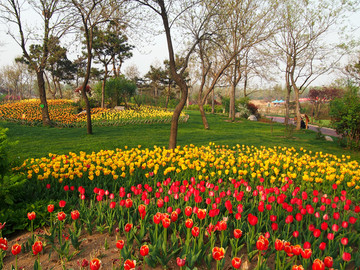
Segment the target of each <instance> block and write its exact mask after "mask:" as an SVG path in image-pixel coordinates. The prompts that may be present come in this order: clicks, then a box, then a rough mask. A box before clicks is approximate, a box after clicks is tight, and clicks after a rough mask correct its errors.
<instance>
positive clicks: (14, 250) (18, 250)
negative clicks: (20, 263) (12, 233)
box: [11, 244, 21, 256]
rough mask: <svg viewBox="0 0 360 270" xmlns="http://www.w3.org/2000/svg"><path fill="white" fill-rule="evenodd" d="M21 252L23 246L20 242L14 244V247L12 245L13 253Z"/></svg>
mask: <svg viewBox="0 0 360 270" xmlns="http://www.w3.org/2000/svg"><path fill="white" fill-rule="evenodd" d="M20 252H21V246H20V245H19V244H14V245H13V246H12V247H11V253H12V254H13V255H14V256H16V255H18V254H19V253H20Z"/></svg>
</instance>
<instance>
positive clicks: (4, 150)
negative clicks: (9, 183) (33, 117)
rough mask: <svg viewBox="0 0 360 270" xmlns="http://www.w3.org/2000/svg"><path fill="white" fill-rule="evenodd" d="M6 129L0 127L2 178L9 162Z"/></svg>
mask: <svg viewBox="0 0 360 270" xmlns="http://www.w3.org/2000/svg"><path fill="white" fill-rule="evenodd" d="M7 131H8V129H7V128H2V127H0V179H2V178H3V177H4V175H5V173H6V172H7V171H8V167H9V163H10V162H9V158H8V148H9V141H8V139H7V135H6V132H7ZM0 183H1V182H0Z"/></svg>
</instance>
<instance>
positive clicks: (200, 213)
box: [197, 209, 206, 220]
mask: <svg viewBox="0 0 360 270" xmlns="http://www.w3.org/2000/svg"><path fill="white" fill-rule="evenodd" d="M197 217H198V219H200V220H202V219H205V217H206V209H199V210H198V212H197Z"/></svg>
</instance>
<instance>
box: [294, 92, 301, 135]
mask: <svg viewBox="0 0 360 270" xmlns="http://www.w3.org/2000/svg"><path fill="white" fill-rule="evenodd" d="M294 93H295V105H296V106H295V113H296V130H300V127H301V114H300V102H299V89H297V87H294Z"/></svg>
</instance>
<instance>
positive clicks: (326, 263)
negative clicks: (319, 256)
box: [324, 256, 334, 268]
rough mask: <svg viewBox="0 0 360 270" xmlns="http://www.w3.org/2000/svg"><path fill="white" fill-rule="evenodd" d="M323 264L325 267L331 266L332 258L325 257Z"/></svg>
mask: <svg viewBox="0 0 360 270" xmlns="http://www.w3.org/2000/svg"><path fill="white" fill-rule="evenodd" d="M324 264H325V266H326V267H328V268H331V267H332V266H333V264H334V260H333V258H332V257H330V256H327V257H325V258H324Z"/></svg>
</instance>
